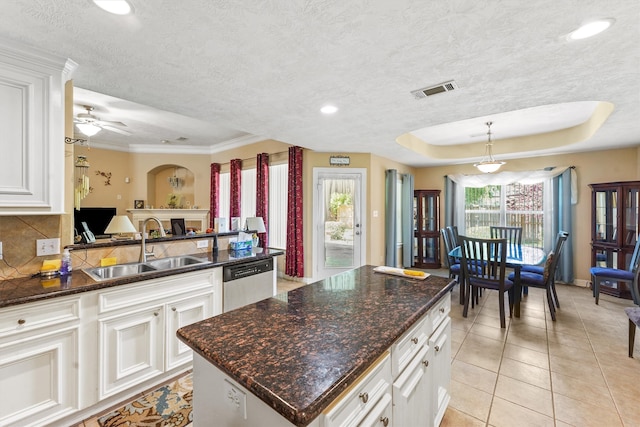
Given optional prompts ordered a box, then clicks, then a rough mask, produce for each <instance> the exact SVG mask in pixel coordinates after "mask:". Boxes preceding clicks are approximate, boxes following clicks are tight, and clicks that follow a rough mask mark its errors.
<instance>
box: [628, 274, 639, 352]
mask: <svg viewBox="0 0 640 427" xmlns="http://www.w3.org/2000/svg"><path fill="white" fill-rule="evenodd" d="M639 275H640V269H636V272H635V275H634V278H633V282H632V283H631V298H633V302H634V303H635V304H636V306H635V307H627V308H625V309H624V311H625V313H626V314H627V316H628V317H629V357H633V346H634V344H635V338H636V327H637V326H640V307H638V306H639V305H640V283H639V281H638V276H639Z"/></svg>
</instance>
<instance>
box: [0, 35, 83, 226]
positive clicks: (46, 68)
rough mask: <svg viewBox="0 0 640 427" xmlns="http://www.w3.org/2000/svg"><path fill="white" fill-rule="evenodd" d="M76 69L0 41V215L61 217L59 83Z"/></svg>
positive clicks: (61, 108) (61, 109)
mask: <svg viewBox="0 0 640 427" xmlns="http://www.w3.org/2000/svg"><path fill="white" fill-rule="evenodd" d="M76 65H77V64H75V63H74V62H73V61H67V60H65V59H63V58H58V57H54V56H53V55H47V54H44V53H42V52H39V51H33V50H31V49H30V48H27V47H26V46H18V45H17V44H15V43H11V44H9V43H5V42H1V41H0V129H2V137H1V138H0V151H1V152H2V156H1V157H0V215H17V214H33V213H42V214H51V213H63V212H64V206H63V195H64V164H65V162H64V82H65V81H66V80H67V79H68V78H69V76H70V72H71V71H72V69H74V68H75V66H76Z"/></svg>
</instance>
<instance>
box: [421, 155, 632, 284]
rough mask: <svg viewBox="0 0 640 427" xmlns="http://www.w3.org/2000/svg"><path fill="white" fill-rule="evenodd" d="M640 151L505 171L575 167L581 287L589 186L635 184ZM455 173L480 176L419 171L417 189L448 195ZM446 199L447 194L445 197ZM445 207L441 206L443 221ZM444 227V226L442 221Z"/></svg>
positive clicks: (460, 169) (542, 161)
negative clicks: (447, 181) (448, 177)
mask: <svg viewBox="0 0 640 427" xmlns="http://www.w3.org/2000/svg"><path fill="white" fill-rule="evenodd" d="M639 159H640V157H639V150H638V148H626V149H619V150H607V151H594V152H588V153H577V154H565V155H558V156H546V157H534V158H529V159H520V160H509V161H508V162H507V164H506V165H505V166H503V168H502V169H501V170H504V171H523V170H535V169H541V168H544V167H547V166H575V167H576V173H577V176H578V203H577V204H576V205H575V206H573V209H572V214H573V218H574V229H573V233H572V237H571V238H572V242H573V251H574V264H573V265H574V276H575V278H576V279H577V280H578V283H582V284H583V283H584V281H585V280H586V281H588V280H590V275H589V267H590V266H591V189H590V187H589V184H593V183H600V182H615V181H633V180H637V179H639V178H640V173H639V171H640V166H639V165H640V162H639ZM454 173H467V174H476V173H477V170H476V169H475V168H474V167H473V166H472V165H469V164H467V165H457V166H442V167H431V168H422V169H419V170H418V171H417V173H416V176H415V188H416V189H424V190H428V189H435V190H441V191H444V176H445V175H447V174H454ZM441 194H442V195H443V196H444V193H441ZM443 215H444V206H443V203H441V215H440V217H441V218H443ZM440 225H441V226H443V225H444V224H443V223H442V221H441V224H440Z"/></svg>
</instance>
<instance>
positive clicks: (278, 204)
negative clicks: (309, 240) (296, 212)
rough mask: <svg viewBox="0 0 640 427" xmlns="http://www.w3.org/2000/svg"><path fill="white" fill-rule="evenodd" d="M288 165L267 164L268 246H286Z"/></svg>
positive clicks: (282, 247)
mask: <svg viewBox="0 0 640 427" xmlns="http://www.w3.org/2000/svg"><path fill="white" fill-rule="evenodd" d="M288 175H289V165H288V164H287V163H283V164H280V165H271V166H269V246H270V247H272V248H278V249H286V247H287V195H288V193H289V191H288V189H289V179H288Z"/></svg>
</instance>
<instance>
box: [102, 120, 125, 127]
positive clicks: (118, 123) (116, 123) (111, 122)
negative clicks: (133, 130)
mask: <svg viewBox="0 0 640 427" xmlns="http://www.w3.org/2000/svg"><path fill="white" fill-rule="evenodd" d="M98 121H99V122H100V123H104V124H105V125H116V126H124V127H127V125H125V124H124V123H122V122H116V121H112V120H98Z"/></svg>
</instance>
